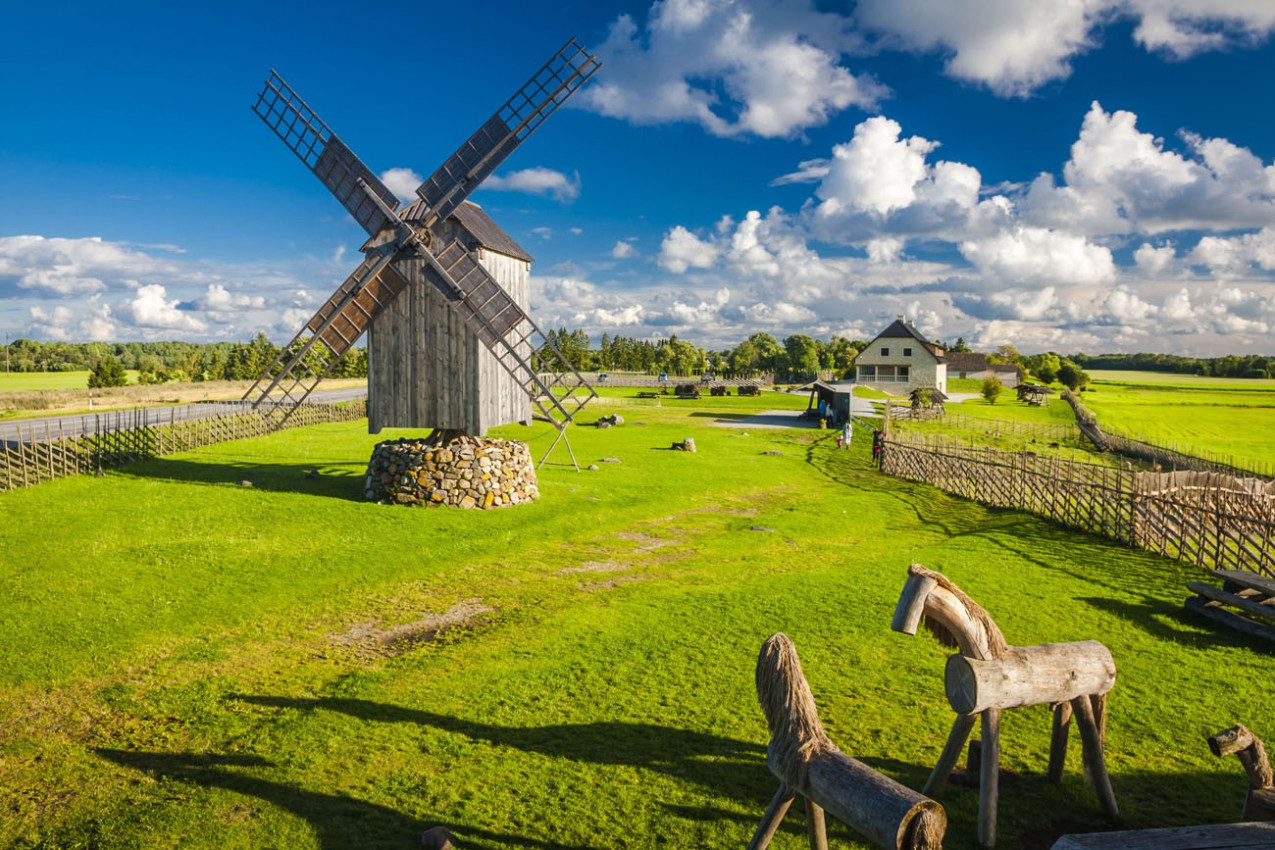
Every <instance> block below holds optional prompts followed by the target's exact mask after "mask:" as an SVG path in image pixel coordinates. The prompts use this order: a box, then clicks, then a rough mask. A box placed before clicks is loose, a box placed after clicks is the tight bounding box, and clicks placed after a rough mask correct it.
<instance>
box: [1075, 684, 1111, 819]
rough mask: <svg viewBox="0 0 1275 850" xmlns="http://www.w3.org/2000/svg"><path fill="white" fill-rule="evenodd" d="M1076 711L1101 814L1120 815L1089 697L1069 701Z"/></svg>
mask: <svg viewBox="0 0 1275 850" xmlns="http://www.w3.org/2000/svg"><path fill="white" fill-rule="evenodd" d="M1071 707H1072V708H1073V709H1074V710H1075V712H1076V726H1077V727H1079V729H1080V742H1081V744H1082V745H1083V746H1084V754H1085V766H1086V767H1087V768H1088V769H1089V779H1090V781H1091V782H1093V790H1094V792H1095V793H1096V794H1097V795H1098V802H1099V804H1101V806H1102V811H1103V814H1105V815H1106V816H1107V817H1109V818H1115V817H1118V816H1119V815H1120V808H1119V807H1118V806H1117V805H1116V793H1115V792H1114V791H1112V790H1111V777H1110V776H1108V775H1107V760H1106V758H1105V757H1104V756H1103V754H1102V730H1100V729H1099V728H1098V722H1097V720H1096V719H1095V718H1094V710H1093V703H1092V702H1091V701H1090V697H1088V696H1081V697H1076V698H1075V699H1073V700H1072V701H1071Z"/></svg>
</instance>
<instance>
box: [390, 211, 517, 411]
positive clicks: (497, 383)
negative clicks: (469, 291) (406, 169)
mask: <svg viewBox="0 0 1275 850" xmlns="http://www.w3.org/2000/svg"><path fill="white" fill-rule="evenodd" d="M444 230H445V232H444V236H443V239H444V241H445V242H446V241H448V240H450V239H452V238H454V237H456V236H460V237H461V238H462V239H465V240H466V241H467V242H469V243H470V244H471V248H472V249H473V250H475V251H476V252H477V259H478V262H479V263H480V264H481V265H482V266H483V268H485V269H486V270H487V272H488V273H489V274H491V276H492V277H493V278H495V279H496V282H497V283H499V284H500V285H501V286H502V287H504V289H505V291H506V292H508V293H509V295H510V296H511V297H512V298H513V300H514V301H516V302H517V303H518V305H519V306H521V307H522V309H523V310H524V311H526V310H528V309H529V307H530V301H531V264H530V263H529V262H527V261H526V260H522V259H518V258H516V257H510V256H506V255H504V254H500V253H497V252H495V251H489V250H487V249H485V248H481V247H479V246H478V245H477V244H475V243H473V240H472V238H470V237H469V236H468V234H467V233H466V232H465V231H464V230H462V229H461V228H460V226H459V225H458V224H457V223H456V222H455V221H454V220H449V221H448V222H447V223H446V225H445V228H444ZM396 267H397V268H398V269H399V270H400V271H401V272H402V274H403V276H404V278H406V279H407V281H408V288H407V290H406V291H404V292H403V293H402V294H401V295H400V296H399V297H398V298H396V299H395V300H394V301H393V303H392V304H391V305H390V306H389V307H388V308H387V309H386V311H385V312H384V313H382V314H381V315H380V316H378V317H377V319H376V321H375V322H374V323H373V325H372V327H371V328H370V330H369V332H368V430H369V431H370V432H371V433H373V434H375V433H377V432H379V431H380V430H381V429H382V428H448V429H458V430H461V431H465V432H466V433H469V434H473V435H476V436H480V435H482V434H485V433H486V432H487V430H488V429H490V428H495V427H497V426H500V425H508V424H510V423H512V422H526V421H530V419H531V400H530V399H529V398H528V397H527V395H526V393H524V392H523V390H522V388H521V387H520V386H519V385H518V383H517V382H516V381H515V380H514V378H513V377H512V376H511V375H510V374H509V373H508V372H506V371H505V370H504V369H503V368H501V366H500V364H499V362H497V360H496V358H495V356H494V355H493V354H492V353H491V352H490V351H488V350H487V347H486V346H484V345H483V344H482V342H481V341H480V340H479V339H478V337H477V336H475V335H474V333H473V332H472V331H470V330H469V328H467V327H466V326H465V323H464V321H462V320H461V319H460V317H458V316H457V315H456V313H455V312H453V311H452V309H451V308H450V307H448V306H447V304H446V303H445V302H444V300H443V298H442V296H440V295H439V294H438V291H437V290H436V289H435V288H434V285H433V284H432V283H430V282H429V279H428V277H427V275H428V274H429V271H428V264H427V263H426V261H425V260H422V259H403V260H400V261H397V263H396ZM523 349H524V350H523V351H521V352H520V353H521V354H522V355H523V356H524V357H529V356H530V354H531V350H530V346H529V345H524V346H523Z"/></svg>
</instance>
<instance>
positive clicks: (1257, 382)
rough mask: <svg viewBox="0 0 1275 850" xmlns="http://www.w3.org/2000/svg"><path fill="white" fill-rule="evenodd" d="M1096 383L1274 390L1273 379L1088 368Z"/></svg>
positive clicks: (1274, 383) (1274, 382) (1274, 380)
mask: <svg viewBox="0 0 1275 850" xmlns="http://www.w3.org/2000/svg"><path fill="white" fill-rule="evenodd" d="M1086 371H1087V372H1088V373H1089V377H1090V378H1092V379H1093V381H1094V383H1096V384H1134V385H1139V386H1142V385H1150V386H1170V387H1183V388H1200V389H1240V390H1242V389H1247V390H1253V389H1257V390H1265V391H1267V392H1275V379H1272V378H1266V379H1258V378H1212V377H1208V376H1206V375H1179V374H1176V373H1173V372H1134V371H1124V370H1119V369H1088V370H1086Z"/></svg>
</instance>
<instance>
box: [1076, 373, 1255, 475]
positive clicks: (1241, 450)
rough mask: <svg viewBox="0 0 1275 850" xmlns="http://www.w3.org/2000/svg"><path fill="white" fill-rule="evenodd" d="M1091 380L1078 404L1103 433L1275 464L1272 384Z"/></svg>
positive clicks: (1140, 377)
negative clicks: (1094, 415)
mask: <svg viewBox="0 0 1275 850" xmlns="http://www.w3.org/2000/svg"><path fill="white" fill-rule="evenodd" d="M1093 376H1094V378H1095V383H1094V387H1093V391H1092V392H1086V393H1085V394H1084V396H1083V399H1082V400H1083V402H1084V404H1085V406H1086V407H1088V408H1089V409H1090V410H1092V411H1093V412H1094V413H1095V414H1096V415H1097V417H1098V422H1099V423H1100V424H1101V425H1102V427H1103V428H1104V429H1107V430H1110V431H1112V432H1115V433H1118V434H1125V435H1127V436H1131V437H1138V438H1141V439H1145V440H1148V441H1150V442H1153V443H1158V444H1160V445H1168V446H1170V447H1174V448H1178V449H1180V450H1182V451H1187V452H1191V451H1196V452H1200V451H1202V452H1208V453H1210V454H1211V455H1213V456H1218V457H1221V458H1234V459H1235V461H1236V462H1237V463H1239V464H1241V465H1249V466H1256V467H1258V468H1263V469H1269V468H1270V467H1271V464H1272V460H1275V381H1271V380H1252V379H1248V380H1245V379H1239V378H1234V379H1227V378H1200V377H1197V376H1192V375H1173V376H1167V375H1160V374H1158V373H1155V372H1094V373H1093ZM1170 377H1172V378H1175V379H1180V380H1175V381H1173V382H1170V381H1167V380H1166V379H1167V378H1170Z"/></svg>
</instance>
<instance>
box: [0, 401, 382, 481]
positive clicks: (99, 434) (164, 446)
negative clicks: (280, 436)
mask: <svg viewBox="0 0 1275 850" xmlns="http://www.w3.org/2000/svg"><path fill="white" fill-rule="evenodd" d="M365 416H367V403H366V402H365V401H363V400H358V401H353V402H349V403H348V404H344V405H335V404H304V405H302V406H301V407H299V408H298V409H297V410H296V411H295V412H294V413H293V414H292V416H291V417H290V418H289V419H288V421H287V422H286V423H285V424H284V427H285V428H298V427H303V426H306V425H317V424H319V423H322V422H352V421H354V420H356V419H362V418H364V417H365ZM60 427H61V426H60V425H52V424H50V423H48V422H45V423H33V424H31V425H29V426H27V428H26V432H25V433H23V434H21V435H20V438H19V439H16V440H10V441H6V442H4V443H0V491H2V490H12V489H14V488H16V487H31V486H33V485H36V484H39V483H41V482H44V481H51V480H53V479H55V478H65V477H66V476H68V475H81V474H85V473H93V472H97V471H99V470H101V469H106V468H109V467H113V466H121V465H123V464H126V463H132V462H133V461H138V460H144V459H146V458H152V457H159V456H161V455H169V454H175V453H176V452H184V451H188V450H190V449H197V448H201V447H203V446H207V445H211V444H213V443H221V442H225V441H226V440H241V439H245V438H248V437H260V436H264V435H265V434H268V433H270V432H271V431H272V430H274V428H275V426H274V424H273V423H271V422H270V421H269V420H267V419H266V417H265V416H263V415H262V414H260V413H257V412H255V411H251V410H244V409H243V408H242V407H238V406H228V409H227V412H225V413H220V414H218V415H213V416H205V417H202V418H191V419H185V420H181V419H179V418H178V417H176V416H173V417H171V418H170V420H169V421H168V422H159V423H157V422H155V421H154V420H153V417H152V416H150V415H148V411H147V410H145V409H140V410H121V411H114V412H111V413H102V414H94V415H91V416H85V417H83V419H82V421H81V423H80V427H79V428H78V429H77V433H76V434H75V435H74V436H69V435H66V434H64V433H63V432H60V431H59V428H60Z"/></svg>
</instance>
